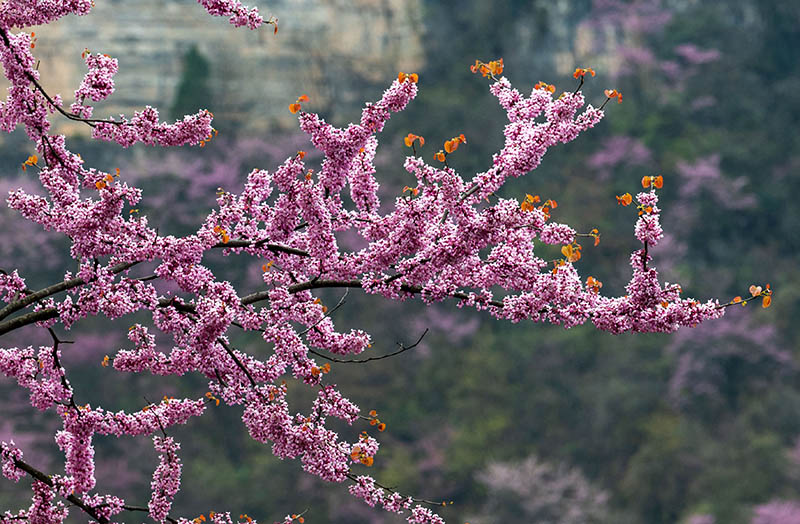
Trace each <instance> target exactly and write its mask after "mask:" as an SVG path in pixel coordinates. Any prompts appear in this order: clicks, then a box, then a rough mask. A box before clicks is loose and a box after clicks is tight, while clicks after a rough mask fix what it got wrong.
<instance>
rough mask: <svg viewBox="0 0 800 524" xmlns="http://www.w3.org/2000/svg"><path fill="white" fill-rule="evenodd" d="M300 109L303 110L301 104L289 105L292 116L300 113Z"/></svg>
mask: <svg viewBox="0 0 800 524" xmlns="http://www.w3.org/2000/svg"><path fill="white" fill-rule="evenodd" d="M300 109H301V107H300V104H289V111H290V112H291V113H292V114H295V113H297V112H298V111H300Z"/></svg>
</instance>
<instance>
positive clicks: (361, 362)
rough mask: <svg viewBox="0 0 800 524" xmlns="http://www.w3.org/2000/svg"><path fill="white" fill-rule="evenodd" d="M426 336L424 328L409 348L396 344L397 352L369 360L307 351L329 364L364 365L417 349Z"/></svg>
mask: <svg viewBox="0 0 800 524" xmlns="http://www.w3.org/2000/svg"><path fill="white" fill-rule="evenodd" d="M427 334H428V328H425V331H423V332H422V334H421V335H420V336H419V338H418V339H417V341H416V342H414V343H413V344H411V345H410V346H404V345H403V344H401V343H400V342H398V343H397V345H398V346H400V349H398V350H397V351H395V352H393V353H389V354H388V355H381V356H379V357H369V358H362V359H357V360H344V359H341V358H336V357H329V356H327V355H323V354H322V353H319V352H318V351H314V350H313V349H309V351H310V352H311V353H313V354H315V355H317V356H318V357H320V358H324V359H325V360H330V361H331V362H336V363H337V364H364V363H365V362H371V361H373V360H383V359H384V358H389V357H394V356H396V355H399V354H400V353H403V352H404V351H408V350H409V349H413V348H415V347H417V346H418V345H419V343H420V342H422V339H423V338H424V337H425V335H427Z"/></svg>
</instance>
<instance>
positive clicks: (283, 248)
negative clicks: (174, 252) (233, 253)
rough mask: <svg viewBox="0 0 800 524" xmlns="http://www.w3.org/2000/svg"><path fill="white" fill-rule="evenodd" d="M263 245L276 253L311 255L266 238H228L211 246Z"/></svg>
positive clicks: (218, 247)
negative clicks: (270, 241)
mask: <svg viewBox="0 0 800 524" xmlns="http://www.w3.org/2000/svg"><path fill="white" fill-rule="evenodd" d="M263 245H266V246H267V249H269V250H270V251H274V252H276V253H289V254H290V255H297V256H301V257H310V256H311V254H310V253H309V252H308V251H303V250H302V249H297V248H295V247H290V246H284V245H281V244H271V243H267V241H266V240H259V241H257V242H251V241H249V240H229V241H228V242H227V243H222V242H220V243H218V244H215V245H214V246H212V247H214V248H217V249H224V248H232V247H261V246H263Z"/></svg>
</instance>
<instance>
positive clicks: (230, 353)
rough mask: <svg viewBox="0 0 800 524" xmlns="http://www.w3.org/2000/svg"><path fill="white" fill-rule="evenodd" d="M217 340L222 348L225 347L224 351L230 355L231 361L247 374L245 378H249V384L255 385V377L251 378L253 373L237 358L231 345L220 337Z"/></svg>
mask: <svg viewBox="0 0 800 524" xmlns="http://www.w3.org/2000/svg"><path fill="white" fill-rule="evenodd" d="M217 342H219V344H220V345H221V346H222V347H223V348H225V352H226V353H228V355H230V357H231V358H232V359H233V361H234V362H235V363H236V365H237V366H238V367H239V369H241V370H242V371H243V372H244V374H245V375H247V378H248V379H249V380H250V385H251V386H255V385H256V379H254V378H253V375H252V374H251V373H250V370H249V369H247V366H245V365H244V363H243V362H242V361H241V360H239V357H237V356H236V353H234V352H233V350H232V349H231V347H230V346H229V345H228V344H227V343H226V342H225V341H224V340H222V339H221V338H218V339H217Z"/></svg>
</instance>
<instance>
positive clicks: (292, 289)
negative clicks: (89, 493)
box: [0, 280, 503, 335]
mask: <svg viewBox="0 0 800 524" xmlns="http://www.w3.org/2000/svg"><path fill="white" fill-rule="evenodd" d="M361 287H363V286H362V284H361V281H359V280H308V281H306V282H298V283H297V284H293V285H291V286H289V293H292V294H294V293H299V292H300V291H308V290H311V289H321V288H361ZM400 290H401V291H405V292H406V293H414V294H416V293H422V292H423V288H422V286H412V285H410V284H403V285H401V286H400ZM448 296H449V297H451V298H457V299H459V300H469V299H470V296H469V295H468V294H467V293H464V292H461V291H455V292H453V293H450V294H449V295H448ZM268 299H269V292H268V291H258V292H256V293H251V294H249V295H247V296H245V297H243V298H242V302H241V303H242V305H243V306H246V305H249V304H254V303H256V302H262V301H264V300H268ZM487 304H488V305H490V306H494V307H499V308H501V307H503V303H502V302H500V301H498V300H490V301H488V302H487ZM159 305H160V306H161V307H168V306H173V307H174V308H175V309H177V310H178V311H182V312H184V313H194V312H195V310H196V308H195V306H194V305H193V304H181V303H178V302H176V301H175V297H172V298H162V299H161V300H160V301H159ZM57 316H58V310H57V309H56V308H46V309H42V310H39V311H34V312H31V313H28V314H25V315H22V316H19V317H16V318H12V319H11V320H6V321H5V322H0V335H4V334H6V333H8V332H10V331H13V330H15V329H19V328H21V327H23V326H27V325H29V324H33V323H35V322H41V321H43V320H49V319H51V318H56V317H57Z"/></svg>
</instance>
